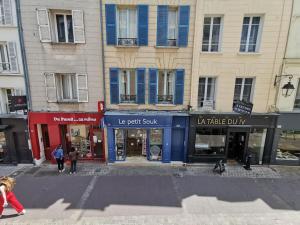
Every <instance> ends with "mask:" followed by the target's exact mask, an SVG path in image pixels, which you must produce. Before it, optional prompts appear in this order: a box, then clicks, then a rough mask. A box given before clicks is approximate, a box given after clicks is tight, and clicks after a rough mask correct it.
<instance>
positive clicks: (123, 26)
mask: <svg viewBox="0 0 300 225" xmlns="http://www.w3.org/2000/svg"><path fill="white" fill-rule="evenodd" d="M119 38H127V10H126V9H120V10H119Z"/></svg>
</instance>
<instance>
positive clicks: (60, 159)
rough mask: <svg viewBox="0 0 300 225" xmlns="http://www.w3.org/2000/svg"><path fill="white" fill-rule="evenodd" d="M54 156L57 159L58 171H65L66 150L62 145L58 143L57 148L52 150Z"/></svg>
mask: <svg viewBox="0 0 300 225" xmlns="http://www.w3.org/2000/svg"><path fill="white" fill-rule="evenodd" d="M52 156H53V158H54V159H55V160H56V163H57V167H58V172H59V173H62V172H64V171H65V168H64V161H65V159H64V150H63V148H62V145H58V146H57V148H56V149H55V150H54V151H53V152H52Z"/></svg>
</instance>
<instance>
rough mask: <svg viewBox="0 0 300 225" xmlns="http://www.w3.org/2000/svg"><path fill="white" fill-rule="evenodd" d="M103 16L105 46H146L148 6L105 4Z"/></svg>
mask: <svg viewBox="0 0 300 225" xmlns="http://www.w3.org/2000/svg"><path fill="white" fill-rule="evenodd" d="M105 15H106V43H107V45H120V46H136V45H139V46H146V45H148V5H137V6H122V5H119V6H117V5H115V4H106V5H105Z"/></svg>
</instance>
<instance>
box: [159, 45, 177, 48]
mask: <svg viewBox="0 0 300 225" xmlns="http://www.w3.org/2000/svg"><path fill="white" fill-rule="evenodd" d="M154 47H155V48H158V49H163V48H167V49H179V47H178V46H157V45H156V46H154Z"/></svg>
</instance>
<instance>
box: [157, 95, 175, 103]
mask: <svg viewBox="0 0 300 225" xmlns="http://www.w3.org/2000/svg"><path fill="white" fill-rule="evenodd" d="M157 97H158V103H159V104H173V95H158V96H157Z"/></svg>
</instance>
